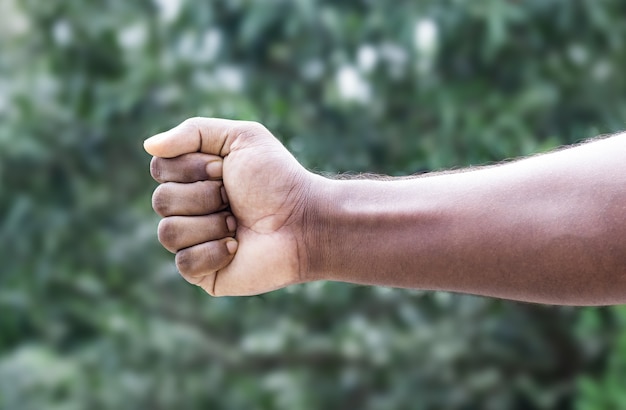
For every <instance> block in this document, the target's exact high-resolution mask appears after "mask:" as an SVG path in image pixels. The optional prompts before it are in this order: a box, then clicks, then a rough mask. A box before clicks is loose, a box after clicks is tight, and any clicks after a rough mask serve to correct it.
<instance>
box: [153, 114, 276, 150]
mask: <svg viewBox="0 0 626 410" xmlns="http://www.w3.org/2000/svg"><path fill="white" fill-rule="evenodd" d="M261 131H265V128H264V127H263V126H262V125H261V124H258V123H255V122H249V121H235V120H225V119H221V118H200V117H197V118H190V119H188V120H185V121H183V122H182V123H181V124H180V125H178V126H176V127H174V128H172V129H170V130H169V131H165V132H162V133H160V134H157V135H155V136H153V137H151V138H148V139H147V140H145V141H144V143H143V146H144V149H145V150H146V151H147V152H148V153H149V154H152V155H153V156H155V157H163V158H173V157H177V156H179V155H182V154H187V153H190V152H204V153H206V154H213V155H219V156H222V157H224V156H226V155H228V153H229V152H230V149H231V144H232V143H233V142H234V140H235V139H237V138H238V137H239V136H240V135H242V134H245V133H255V132H256V133H258V132H261Z"/></svg>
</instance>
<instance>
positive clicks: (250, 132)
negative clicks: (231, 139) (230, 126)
mask: <svg viewBox="0 0 626 410" xmlns="http://www.w3.org/2000/svg"><path fill="white" fill-rule="evenodd" d="M266 132H267V128H265V126H264V125H263V124H261V123H260V122H256V121H241V123H240V124H239V134H240V135H242V136H244V137H251V136H255V135H259V134H263V133H266Z"/></svg>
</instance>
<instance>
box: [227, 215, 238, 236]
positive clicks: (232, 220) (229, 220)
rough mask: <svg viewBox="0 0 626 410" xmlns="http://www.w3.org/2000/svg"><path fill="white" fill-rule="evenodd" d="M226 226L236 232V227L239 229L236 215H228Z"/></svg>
mask: <svg viewBox="0 0 626 410" xmlns="http://www.w3.org/2000/svg"><path fill="white" fill-rule="evenodd" d="M226 226H227V227H228V232H235V229H237V221H236V220H235V217H234V216H232V215H229V216H227V217H226Z"/></svg>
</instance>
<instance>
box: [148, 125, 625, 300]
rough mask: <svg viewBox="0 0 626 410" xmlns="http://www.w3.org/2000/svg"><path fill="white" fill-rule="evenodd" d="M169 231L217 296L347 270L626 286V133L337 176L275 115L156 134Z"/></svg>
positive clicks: (371, 277)
mask: <svg viewBox="0 0 626 410" xmlns="http://www.w3.org/2000/svg"><path fill="white" fill-rule="evenodd" d="M144 146H145V149H146V151H148V152H149V153H150V154H152V155H153V156H154V158H153V160H152V163H151V173H152V176H153V177H154V178H155V179H156V180H157V181H158V182H160V183H161V185H160V186H159V187H158V188H157V189H156V190H155V192H154V195H153V207H154V209H155V211H156V212H157V213H158V214H159V215H161V216H162V217H163V220H162V221H161V222H160V224H159V229H158V234H159V240H160V241H161V243H162V244H163V246H164V247H165V248H167V249H168V250H170V251H172V252H174V253H176V264H177V267H178V269H179V271H180V273H181V275H182V276H183V277H184V278H185V279H186V280H187V281H189V282H191V283H193V284H196V285H198V286H201V287H202V288H203V289H204V290H205V291H206V292H207V293H209V294H211V295H214V296H223V295H253V294H259V293H264V292H268V291H271V290H274V289H278V288H281V287H284V286H288V285H291V284H295V283H303V282H309V281H315V280H335V281H344V282H352V283H361V284H370V285H383V286H394V287H407V288H417V289H432V290H446V291H454V292H463V293H472V294H478V295H485V296H492V297H499V298H507V299H515V300H522V301H530V302H539V303H551V304H571V305H603V304H617V303H623V302H625V301H626V239H624V238H625V234H626V161H624V158H626V134H620V135H616V136H613V137H610V138H606V139H603V140H597V141H594V142H591V143H587V144H584V145H581V146H577V147H572V148H569V149H565V150H560V151H557V152H553V153H550V154H545V155H540V156H534V157H530V158H526V159H523V160H519V161H516V162H511V163H506V164H503V165H499V166H492V167H485V168H478V169H476V170H472V171H468V172H457V173H444V174H430V175H427V176H425V177H419V178H398V179H390V180H385V181H382V180H330V179H326V178H323V177H321V176H318V175H315V174H313V173H311V172H309V171H307V170H306V169H304V168H303V167H302V166H301V165H300V164H299V163H298V162H297V161H296V160H295V158H294V157H293V156H292V155H291V154H290V153H289V152H288V151H287V150H286V149H285V148H284V147H283V145H282V144H281V143H280V142H279V141H278V140H277V139H276V138H274V137H273V136H272V134H271V133H270V132H269V131H268V130H267V129H265V128H264V127H263V126H262V125H260V124H258V123H252V122H243V121H231V120H223V119H214V118H193V119H190V120H187V121H185V122H183V123H182V124H181V125H179V126H177V127H175V128H173V129H171V130H169V131H167V132H164V133H162V134H158V135H156V136H154V137H152V138H150V139H148V140H146V141H145V143H144Z"/></svg>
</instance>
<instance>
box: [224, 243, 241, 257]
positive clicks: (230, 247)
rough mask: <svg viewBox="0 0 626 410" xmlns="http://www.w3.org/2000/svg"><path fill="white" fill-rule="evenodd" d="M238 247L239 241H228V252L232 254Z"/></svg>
mask: <svg viewBox="0 0 626 410" xmlns="http://www.w3.org/2000/svg"><path fill="white" fill-rule="evenodd" d="M238 247H239V244H238V243H237V241H228V242H226V249H228V253H230V254H231V255H232V254H233V253H235V252H237V248H238Z"/></svg>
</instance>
